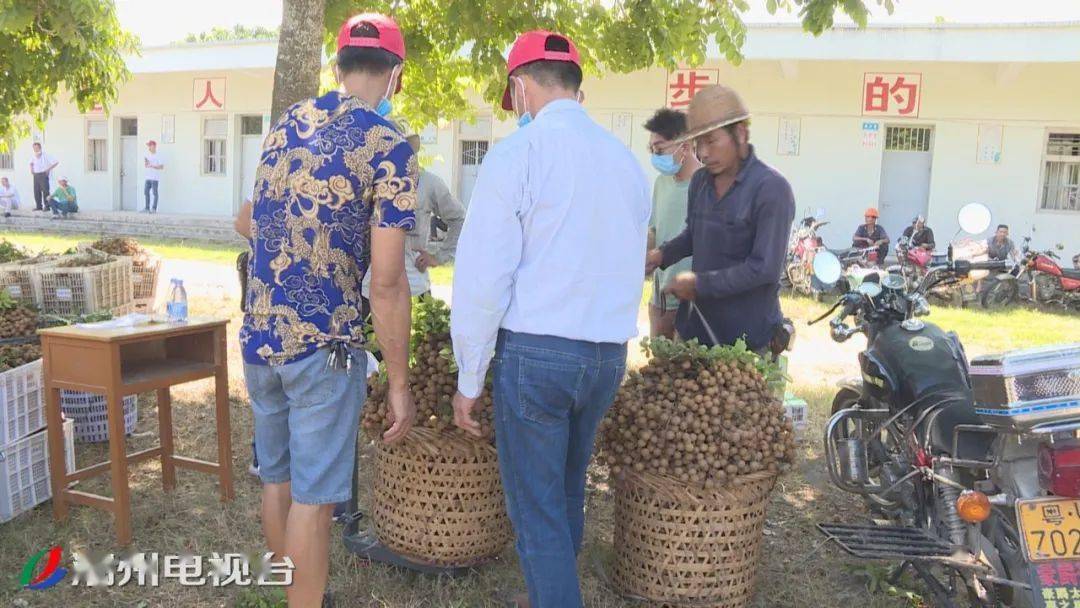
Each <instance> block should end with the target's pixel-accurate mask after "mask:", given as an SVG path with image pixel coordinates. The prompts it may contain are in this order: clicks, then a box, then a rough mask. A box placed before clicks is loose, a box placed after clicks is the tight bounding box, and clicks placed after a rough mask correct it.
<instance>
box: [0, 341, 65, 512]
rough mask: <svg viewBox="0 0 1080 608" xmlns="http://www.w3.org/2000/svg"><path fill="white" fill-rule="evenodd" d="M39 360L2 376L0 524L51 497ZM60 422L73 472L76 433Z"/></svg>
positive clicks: (0, 402)
mask: <svg viewBox="0 0 1080 608" xmlns="http://www.w3.org/2000/svg"><path fill="white" fill-rule="evenodd" d="M44 400H45V399H44V391H43V390H42V379H41V360H40V359H38V360H37V361H34V362H31V363H27V364H26V365H21V366H19V367H16V368H14V369H10V370H8V371H5V372H2V373H0V523H3V522H6V521H9V520H11V519H13V518H14V517H15V516H17V515H19V514H20V513H23V512H24V511H28V510H30V509H32V508H34V507H35V506H37V505H39V504H41V503H42V502H45V501H46V500H48V499H49V498H51V497H52V486H51V485H50V481H49V450H48V439H47V436H46V433H45V407H44ZM74 431H75V429H74V423H73V422H72V421H70V420H69V421H66V422H64V443H65V456H66V461H67V462H66V464H67V470H68V471H69V472H70V471H73V470H75V446H74V440H75V433H74Z"/></svg>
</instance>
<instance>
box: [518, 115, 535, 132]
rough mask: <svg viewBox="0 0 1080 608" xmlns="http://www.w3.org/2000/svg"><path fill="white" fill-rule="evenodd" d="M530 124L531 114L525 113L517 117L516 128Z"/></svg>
mask: <svg viewBox="0 0 1080 608" xmlns="http://www.w3.org/2000/svg"><path fill="white" fill-rule="evenodd" d="M530 122H532V112H525V113H524V114H522V115H521V116H519V117H518V128H521V127H524V126H525V125H527V124H529V123H530Z"/></svg>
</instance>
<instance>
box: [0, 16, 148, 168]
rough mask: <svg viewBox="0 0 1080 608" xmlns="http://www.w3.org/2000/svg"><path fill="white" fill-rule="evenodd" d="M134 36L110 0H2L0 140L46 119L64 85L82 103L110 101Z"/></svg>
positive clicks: (1, 142) (87, 107) (25, 131)
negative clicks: (123, 27) (124, 26)
mask: <svg viewBox="0 0 1080 608" xmlns="http://www.w3.org/2000/svg"><path fill="white" fill-rule="evenodd" d="M137 44H138V41H137V38H135V37H134V36H132V35H131V34H128V33H126V32H124V31H123V30H121V29H120V22H119V21H118V20H117V16H116V7H115V6H114V4H113V2H112V1H111V0H33V1H28V0H0V147H3V146H4V145H5V143H4V142H8V141H12V140H14V139H17V138H20V137H25V136H26V135H27V134H28V133H29V128H30V124H31V122H37V123H38V124H42V123H44V121H45V119H46V118H48V117H49V115H50V113H51V111H52V106H53V103H54V102H55V101H56V96H57V95H58V94H59V91H60V86H61V85H63V86H64V89H65V90H67V91H68V92H70V94H71V96H72V100H73V101H74V102H75V104H76V105H77V106H78V108H79V110H81V111H84V112H85V111H87V110H90V109H91V108H93V107H94V105H95V104H98V103H100V104H102V105H103V106H105V107H106V108H107V107H108V105H109V104H110V103H111V102H112V101H113V100H115V99H116V95H117V93H118V90H119V88H120V85H121V84H122V83H123V82H124V80H125V79H126V78H127V76H128V71H127V68H126V67H125V65H124V55H125V54H127V53H132V52H135V51H136V50H137V48H138V46H137Z"/></svg>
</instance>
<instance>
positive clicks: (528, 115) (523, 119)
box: [510, 76, 533, 127]
mask: <svg viewBox="0 0 1080 608" xmlns="http://www.w3.org/2000/svg"><path fill="white" fill-rule="evenodd" d="M512 78H513V80H514V88H515V89H517V88H518V85H520V86H521V94H520V95H519V97H520V98H521V106H522V110H524V111H523V112H522V113H521V115H520V116H518V127H524V126H525V125H527V124H529V123H530V122H532V119H533V116H532V112H530V111H529V102H528V101H526V99H525V81H524V80H522V79H521V78H518V77H517V76H513V77H512ZM513 101H514V96H513V95H511V96H510V102H511V105H513V106H514V111H515V112H516V111H517V105H516V104H514V103H513Z"/></svg>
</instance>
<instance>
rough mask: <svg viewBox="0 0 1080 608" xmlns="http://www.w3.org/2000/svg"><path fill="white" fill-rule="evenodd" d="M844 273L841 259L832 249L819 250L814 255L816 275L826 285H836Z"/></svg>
mask: <svg viewBox="0 0 1080 608" xmlns="http://www.w3.org/2000/svg"><path fill="white" fill-rule="evenodd" d="M841 274H843V267H842V266H841V265H840V259H839V258H837V257H836V255H834V254H833V253H832V252H831V251H824V250H822V251H818V252H817V253H816V254H815V255H814V277H815V278H816V279H817V280H819V281H821V282H822V283H824V284H826V285H830V286H831V285H835V284H836V282H837V281H839V280H840V275H841Z"/></svg>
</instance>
